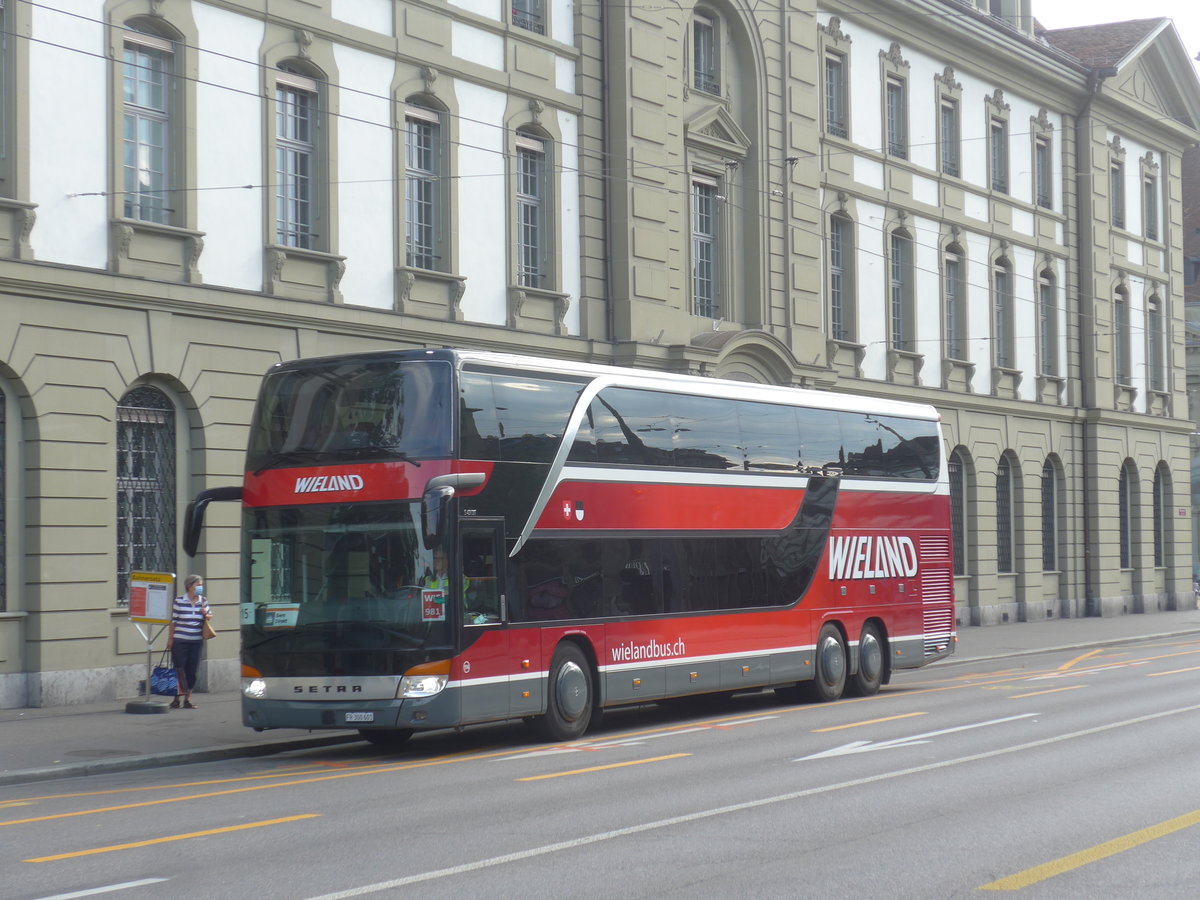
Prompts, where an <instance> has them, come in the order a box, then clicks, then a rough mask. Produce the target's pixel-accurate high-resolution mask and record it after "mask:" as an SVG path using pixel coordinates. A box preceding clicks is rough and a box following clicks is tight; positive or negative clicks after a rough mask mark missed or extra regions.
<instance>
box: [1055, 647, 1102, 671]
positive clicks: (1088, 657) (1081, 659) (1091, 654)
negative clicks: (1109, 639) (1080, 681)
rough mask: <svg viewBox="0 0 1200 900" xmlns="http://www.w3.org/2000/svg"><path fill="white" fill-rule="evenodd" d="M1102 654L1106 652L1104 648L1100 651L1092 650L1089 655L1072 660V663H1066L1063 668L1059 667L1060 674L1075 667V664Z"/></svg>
mask: <svg viewBox="0 0 1200 900" xmlns="http://www.w3.org/2000/svg"><path fill="white" fill-rule="evenodd" d="M1102 652H1104V648H1103V647H1102V648H1100V649H1099V650H1090V651H1088V652H1087V653H1085V654H1083V655H1082V656H1077V657H1075V658H1074V659H1073V660H1071V661H1070V662H1065V663H1063V664H1062V665H1061V666H1059V667H1058V671H1060V672H1065V671H1067V669H1069V668H1071V667H1072V666H1073V665H1075V663H1078V662H1083V661H1084V660H1085V659H1091V658H1092V657H1093V656H1095V655H1096V654H1097V653H1102Z"/></svg>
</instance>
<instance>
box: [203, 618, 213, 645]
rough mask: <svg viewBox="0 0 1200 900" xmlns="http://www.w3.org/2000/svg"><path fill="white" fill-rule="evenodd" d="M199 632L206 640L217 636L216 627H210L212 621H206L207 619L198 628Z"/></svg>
mask: <svg viewBox="0 0 1200 900" xmlns="http://www.w3.org/2000/svg"><path fill="white" fill-rule="evenodd" d="M200 633H201V634H202V635H204V639H205V640H206V641H207V640H211V639H212V638H215V637H216V636H217V629H215V628H213V627H212V622H210V621H208V619H205V620H204V625H202V626H201V628H200Z"/></svg>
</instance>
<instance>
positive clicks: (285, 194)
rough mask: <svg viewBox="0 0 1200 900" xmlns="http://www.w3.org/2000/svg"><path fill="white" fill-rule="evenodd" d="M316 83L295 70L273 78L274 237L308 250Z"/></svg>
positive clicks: (312, 241) (311, 238) (312, 237)
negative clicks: (297, 73) (295, 72)
mask: <svg viewBox="0 0 1200 900" xmlns="http://www.w3.org/2000/svg"><path fill="white" fill-rule="evenodd" d="M316 116H317V84H316V82H315V81H313V80H312V79H311V78H305V77H303V76H301V75H296V74H294V73H286V74H285V73H278V74H277V75H276V79H275V240H276V242H277V243H279V244H280V245H282V246H284V247H300V248H302V249H305V250H311V249H313V247H314V246H315V244H316V235H315V234H314V232H313V218H314V209H313V191H314V187H315V177H316V171H315V168H316V155H317V146H316Z"/></svg>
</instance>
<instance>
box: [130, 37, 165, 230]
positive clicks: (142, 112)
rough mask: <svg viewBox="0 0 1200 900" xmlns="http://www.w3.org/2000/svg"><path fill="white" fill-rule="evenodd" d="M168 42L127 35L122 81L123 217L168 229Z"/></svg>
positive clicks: (154, 38)
mask: <svg viewBox="0 0 1200 900" xmlns="http://www.w3.org/2000/svg"><path fill="white" fill-rule="evenodd" d="M173 60H174V55H173V53H172V47H171V42H170V41H167V40H164V39H163V38H159V37H155V36H154V35H149V34H140V33H131V32H126V35H125V57H124V66H125V68H124V76H123V78H122V93H123V99H124V106H125V109H124V123H123V125H124V161H123V170H124V205H123V208H124V212H123V215H124V216H125V217H126V218H128V219H138V220H140V221H143V222H157V223H159V224H167V223H169V221H170V219H171V209H170V207H169V200H168V194H167V188H168V186H169V184H170V179H171V171H170V163H171V145H170V126H171V89H172V85H171V82H170V77H171V69H172V66H173V64H174V63H173Z"/></svg>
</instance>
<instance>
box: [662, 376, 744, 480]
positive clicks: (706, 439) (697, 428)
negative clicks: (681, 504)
mask: <svg viewBox="0 0 1200 900" xmlns="http://www.w3.org/2000/svg"><path fill="white" fill-rule="evenodd" d="M659 402H660V403H661V404H662V408H663V409H669V410H670V411H671V424H672V428H673V430H674V442H673V443H674V449H675V465H677V466H681V467H685V468H689V469H741V468H742V467H743V463H744V462H745V455H744V454H743V452H742V433H741V428H740V427H739V426H738V415H737V408H738V406H739V404H738V402H737V401H736V400H723V399H721V398H717V397H691V396H688V395H686V394H661V395H659Z"/></svg>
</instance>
